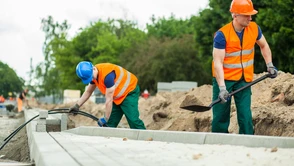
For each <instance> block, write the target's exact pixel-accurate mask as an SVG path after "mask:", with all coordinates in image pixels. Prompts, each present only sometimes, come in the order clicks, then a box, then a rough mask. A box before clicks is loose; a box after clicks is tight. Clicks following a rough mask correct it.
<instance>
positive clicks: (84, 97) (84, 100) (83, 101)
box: [77, 92, 92, 106]
mask: <svg viewBox="0 0 294 166" xmlns="http://www.w3.org/2000/svg"><path fill="white" fill-rule="evenodd" d="M91 95H92V94H91V93H89V92H84V93H83V95H82V97H81V98H80V99H79V101H78V102H77V104H78V105H79V106H82V105H83V104H84V103H85V102H86V101H87V100H88V99H89V97H90V96H91Z"/></svg>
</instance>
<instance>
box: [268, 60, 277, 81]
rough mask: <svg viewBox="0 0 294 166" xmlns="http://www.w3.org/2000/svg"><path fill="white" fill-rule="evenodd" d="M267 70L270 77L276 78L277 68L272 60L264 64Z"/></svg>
mask: <svg viewBox="0 0 294 166" xmlns="http://www.w3.org/2000/svg"><path fill="white" fill-rule="evenodd" d="M266 67H267V71H268V73H269V74H270V78H276V77H277V76H278V70H277V68H276V67H275V66H274V65H273V63H272V62H270V63H268V64H266Z"/></svg>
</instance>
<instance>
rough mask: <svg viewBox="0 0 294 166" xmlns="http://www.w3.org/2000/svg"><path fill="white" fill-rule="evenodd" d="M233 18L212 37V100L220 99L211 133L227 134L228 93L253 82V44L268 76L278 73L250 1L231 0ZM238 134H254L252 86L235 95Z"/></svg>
mask: <svg viewBox="0 0 294 166" xmlns="http://www.w3.org/2000/svg"><path fill="white" fill-rule="evenodd" d="M230 12H231V15H232V18H233V20H232V21H231V22H230V23H228V24H226V25H224V26H223V27H221V28H220V29H219V30H218V31H217V32H216V33H215V36H214V40H213V62H212V74H213V100H216V99H218V98H220V99H221V103H219V104H216V105H215V106H214V107H213V109H212V111H213V120H212V132H220V133H228V132H229V131H228V128H229V124H230V111H231V107H230V106H231V100H230V96H229V93H230V92H232V91H235V90H237V89H239V88H241V87H243V86H245V85H246V84H248V83H249V82H252V81H253V75H254V68H253V65H254V45H255V43H257V44H258V46H259V48H260V50H261V53H262V56H263V58H264V60H265V63H266V66H267V71H268V72H269V73H270V76H271V78H275V77H276V76H277V70H276V68H275V67H274V65H273V62H272V53H271V50H270V47H269V45H268V43H267V41H266V39H265V37H264V36H263V34H262V31H261V29H260V27H259V26H258V25H257V24H256V23H255V22H253V21H252V15H255V14H257V11H256V10H255V9H254V7H253V3H252V2H251V0H233V1H232V2H231V7H230ZM234 100H235V104H236V108H237V118H238V124H239V133H240V134H254V126H253V122H252V113H251V108H250V107H251V88H250V87H249V88H247V89H244V90H243V91H241V92H239V93H236V94H235V95H234Z"/></svg>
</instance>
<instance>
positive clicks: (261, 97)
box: [0, 71, 294, 161]
mask: <svg viewBox="0 0 294 166" xmlns="http://www.w3.org/2000/svg"><path fill="white" fill-rule="evenodd" d="M264 74H265V73H260V74H256V75H255V78H259V77H261V76H262V75H264ZM293 78H294V76H293V75H292V74H290V73H284V72H282V71H279V74H278V77H277V78H276V79H270V78H268V79H265V80H263V81H261V82H259V83H257V84H255V85H253V86H252V106H251V108H252V116H253V123H254V128H255V135H266V136H281V137H294V105H293V103H294V79H293ZM211 96H212V86H211V85H202V86H200V87H195V88H193V89H191V90H190V91H188V92H158V93H157V94H156V95H155V96H151V97H150V98H148V99H144V98H140V100H139V110H140V117H141V119H142V120H143V121H144V123H145V125H146V128H147V130H171V131H185V132H210V131H211V120H212V111H211V110H210V111H207V112H202V113H195V112H191V111H187V110H183V109H180V108H179V106H180V105H181V104H182V103H183V102H184V103H189V104H191V103H194V102H197V103H196V104H199V105H204V106H208V105H209V104H210V103H211V102H212V100H211ZM29 103H30V106H32V107H38V108H43V109H47V110H50V109H54V108H69V107H70V106H72V105H73V104H74V103H67V104H59V105H49V104H41V103H39V104H37V103H33V102H32V101H30V102H29ZM104 109H105V106H104V104H95V103H93V102H90V101H88V102H86V103H85V104H84V105H83V106H82V107H81V110H82V111H85V112H88V113H90V114H92V115H94V116H96V117H102V116H103V115H104ZM22 123H23V117H21V116H18V117H12V118H7V117H2V118H1V128H0V129H1V138H3V139H4V138H5V137H6V136H7V135H8V134H9V133H11V132H12V131H13V130H14V129H15V128H17V127H18V125H20V124H22ZM69 126H70V128H75V127H80V126H97V124H96V122H95V121H93V120H92V119H90V118H87V117H84V116H69ZM119 128H129V126H128V124H127V121H126V119H125V118H124V117H123V119H122V121H121V123H120V124H119ZM2 131H3V132H2ZM229 132H230V133H231V134H233V133H235V134H238V124H237V118H236V107H235V105H234V100H233V98H232V112H231V124H230V127H229ZM26 139H27V138H26V132H25V131H22V132H20V133H18V134H17V135H16V136H15V138H13V139H12V140H11V142H10V143H8V144H7V146H6V147H5V148H4V149H3V150H2V151H1V153H0V161H1V160H16V161H29V157H28V155H29V153H28V148H24V146H25V142H26V141H27V140H26ZM20 147H22V148H21V149H22V150H20ZM281 155H282V154H281ZM1 156H2V157H1ZM16 156H19V157H16ZM22 156H23V157H22Z"/></svg>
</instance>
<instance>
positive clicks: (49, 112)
mask: <svg viewBox="0 0 294 166" xmlns="http://www.w3.org/2000/svg"><path fill="white" fill-rule="evenodd" d="M61 110H69V109H68V108H57V109H53V110H49V111H48V114H59V113H71V112H66V111H61ZM73 113H75V114H80V115H83V116H86V117H88V118H91V119H93V120H95V121H97V122H98V120H99V119H98V118H97V117H95V116H93V115H91V114H89V113H87V112H84V111H77V112H73ZM38 116H39V115H36V116H34V117H33V118H31V119H30V120H28V121H27V122H25V123H24V124H22V125H20V126H19V127H18V128H16V129H15V130H14V131H13V132H12V133H11V134H9V136H8V137H6V138H5V139H4V143H3V144H2V145H1V147H0V150H2V149H3V148H4V146H5V145H6V144H7V143H8V142H9V141H10V140H11V139H12V138H13V137H14V136H15V135H16V134H17V133H18V132H19V131H20V130H21V129H22V128H23V127H24V126H26V125H27V124H28V123H30V122H31V121H32V120H34V119H35V118H37V117H38Z"/></svg>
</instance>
